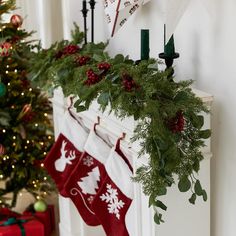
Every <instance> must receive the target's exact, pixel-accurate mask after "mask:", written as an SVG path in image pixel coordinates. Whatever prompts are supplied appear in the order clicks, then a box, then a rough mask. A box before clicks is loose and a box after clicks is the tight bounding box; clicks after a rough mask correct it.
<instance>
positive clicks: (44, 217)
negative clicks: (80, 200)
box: [23, 206, 55, 236]
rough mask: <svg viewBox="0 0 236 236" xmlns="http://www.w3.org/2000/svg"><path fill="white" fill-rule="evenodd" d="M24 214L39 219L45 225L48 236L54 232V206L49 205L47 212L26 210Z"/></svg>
mask: <svg viewBox="0 0 236 236" xmlns="http://www.w3.org/2000/svg"><path fill="white" fill-rule="evenodd" d="M23 215H24V216H33V217H34V218H35V219H37V220H39V221H40V222H41V223H43V225H44V232H45V235H46V236H48V235H50V234H51V233H52V231H53V230H54V228H55V220H54V219H55V215H54V207H53V206H48V208H47V210H46V211H45V212H31V211H25V212H24V213H23Z"/></svg>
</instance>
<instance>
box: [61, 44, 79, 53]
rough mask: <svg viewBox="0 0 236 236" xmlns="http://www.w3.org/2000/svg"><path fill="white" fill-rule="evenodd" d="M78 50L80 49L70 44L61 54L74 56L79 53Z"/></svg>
mask: <svg viewBox="0 0 236 236" xmlns="http://www.w3.org/2000/svg"><path fill="white" fill-rule="evenodd" d="M79 49H80V47H79V46H78V45H74V44H71V45H68V46H65V47H64V48H63V54H64V55H71V54H75V53H77V52H78V51H79Z"/></svg>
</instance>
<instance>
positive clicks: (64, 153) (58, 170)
mask: <svg viewBox="0 0 236 236" xmlns="http://www.w3.org/2000/svg"><path fill="white" fill-rule="evenodd" d="M87 137H88V134H87V133H86V131H85V130H84V129H83V128H82V126H80V125H79V124H78V123H77V121H76V120H75V119H74V118H73V117H72V116H71V115H70V113H69V112H68V111H67V112H66V113H65V114H64V118H63V124H62V128H61V130H60V134H59V136H58V138H57V140H56V142H55V143H54V145H53V147H52V148H51V150H50V152H49V153H48V155H47V157H46V159H45V160H44V167H45V168H46V169H47V171H48V173H49V174H50V175H51V177H52V178H53V179H54V181H55V183H56V185H57V188H58V190H59V192H60V194H61V195H62V196H64V197H68V194H67V193H66V192H65V189H64V185H65V183H66V181H67V180H68V178H69V176H70V175H71V173H72V171H73V170H74V168H75V166H76V165H77V163H78V162H80V160H81V154H82V152H83V151H84V144H85V142H86V140H87Z"/></svg>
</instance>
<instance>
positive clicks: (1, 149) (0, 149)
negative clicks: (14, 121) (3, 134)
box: [0, 143, 6, 156]
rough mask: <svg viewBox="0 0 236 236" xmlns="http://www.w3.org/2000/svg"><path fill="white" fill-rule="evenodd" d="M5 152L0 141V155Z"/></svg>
mask: <svg viewBox="0 0 236 236" xmlns="http://www.w3.org/2000/svg"><path fill="white" fill-rule="evenodd" d="M5 154H6V149H5V147H4V146H3V145H2V144H1V143H0V156H3V155H5Z"/></svg>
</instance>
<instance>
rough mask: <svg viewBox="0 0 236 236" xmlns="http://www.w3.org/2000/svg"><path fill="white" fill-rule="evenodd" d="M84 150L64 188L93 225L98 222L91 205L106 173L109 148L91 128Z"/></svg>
mask: <svg viewBox="0 0 236 236" xmlns="http://www.w3.org/2000/svg"><path fill="white" fill-rule="evenodd" d="M84 150H85V151H84V153H83V155H82V157H81V161H80V162H78V164H77V166H76V167H75V169H74V171H73V173H72V174H71V176H70V177H69V179H68V181H67V183H66V185H65V189H66V192H67V194H68V196H69V197H70V198H71V200H72V201H73V203H74V205H75V206H76V208H77V210H78V211H79V213H80V215H81V217H82V218H83V220H84V222H85V223H86V224H87V225H91V226H95V225H99V224H100V222H99V221H98V220H97V217H96V215H95V213H94V212H93V208H92V206H91V205H92V202H93V199H94V198H95V196H96V194H97V192H98V190H99V188H100V187H101V184H102V182H103V181H104V178H105V176H106V175H107V174H106V171H105V167H104V165H105V163H106V161H107V158H108V156H109V153H110V150H111V149H110V147H109V146H108V145H107V144H106V143H105V142H104V141H103V140H102V139H101V138H100V137H98V136H97V135H96V133H95V131H94V130H91V132H90V134H89V136H88V140H87V142H86V144H85V146H84Z"/></svg>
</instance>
